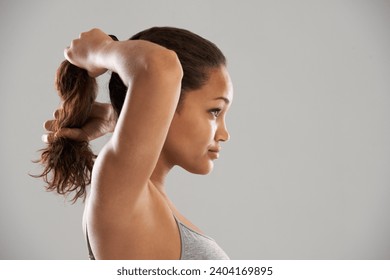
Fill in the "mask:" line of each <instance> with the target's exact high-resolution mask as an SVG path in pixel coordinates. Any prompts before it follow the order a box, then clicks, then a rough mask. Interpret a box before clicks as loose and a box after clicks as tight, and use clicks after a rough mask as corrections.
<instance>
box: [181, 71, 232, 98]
mask: <svg viewBox="0 0 390 280" xmlns="http://www.w3.org/2000/svg"><path fill="white" fill-rule="evenodd" d="M187 98H188V99H190V100H191V101H195V102H196V101H198V102H210V101H212V100H216V99H217V100H218V98H225V99H227V100H229V103H231V102H232V101H233V84H232V81H231V78H230V75H229V72H228V71H227V69H226V67H225V66H222V67H219V68H214V69H211V70H210V72H209V79H208V81H207V82H206V84H205V85H203V86H202V87H201V88H200V89H197V90H194V91H193V92H191V93H189V94H188V96H187V97H186V98H185V99H184V100H186V99H187ZM190 100H188V101H189V102H191V101H190Z"/></svg>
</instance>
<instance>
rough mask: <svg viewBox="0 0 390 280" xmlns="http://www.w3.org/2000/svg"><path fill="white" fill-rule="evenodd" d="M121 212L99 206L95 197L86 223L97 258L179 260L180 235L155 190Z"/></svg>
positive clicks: (167, 208) (124, 207)
mask: <svg viewBox="0 0 390 280" xmlns="http://www.w3.org/2000/svg"><path fill="white" fill-rule="evenodd" d="M146 189H147V190H148V191H147V192H146V193H145V194H144V195H143V196H142V197H140V198H139V199H138V201H136V202H133V203H135V205H133V207H132V210H131V211H129V210H128V209H129V207H127V205H120V204H119V205H116V208H122V209H123V210H122V211H121V212H118V211H110V209H108V208H107V207H103V209H105V210H102V207H99V204H97V202H96V201H94V197H93V195H92V196H90V197H89V200H88V201H87V207H86V215H85V216H86V219H85V220H86V224H87V225H88V235H89V240H90V243H91V247H92V251H93V252H94V255H95V257H96V258H97V259H179V258H180V248H181V247H180V234H179V231H178V228H177V224H176V221H175V219H174V217H173V215H172V212H171V210H170V209H169V207H168V206H167V204H166V203H165V201H164V199H163V198H162V197H161V195H159V193H158V191H157V190H156V189H155V188H154V187H150V186H149V187H147V188H146Z"/></svg>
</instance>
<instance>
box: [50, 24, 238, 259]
mask: <svg viewBox="0 0 390 280" xmlns="http://www.w3.org/2000/svg"><path fill="white" fill-rule="evenodd" d="M112 38H113V37H112V36H111V37H110V36H108V35H107V34H105V33H103V32H102V31H101V30H98V29H93V30H91V31H89V32H86V33H82V34H81V35H80V38H79V39H76V40H73V41H72V44H71V46H70V47H68V48H67V49H65V57H66V59H67V60H68V61H69V62H70V63H71V64H73V65H76V66H78V67H80V68H83V69H85V70H87V71H88V74H89V75H90V76H92V77H97V76H99V75H101V74H103V73H105V72H106V71H107V70H109V71H112V77H111V80H110V97H111V103H112V108H113V109H114V110H112V109H110V108H111V106H109V105H107V104H99V103H94V105H93V107H92V111H91V113H90V115H89V119H88V120H87V122H86V123H85V124H84V126H83V127H81V128H62V129H59V130H57V131H55V129H54V128H53V127H54V126H55V125H54V124H55V122H56V121H55V120H54V121H48V122H46V123H45V127H46V129H48V130H49V132H50V131H51V133H49V134H48V135H46V137H47V141H48V142H54V141H56V140H57V139H62V138H71V139H74V140H77V141H90V140H92V139H94V138H97V137H99V136H101V135H103V134H105V133H107V132H111V131H112V130H113V135H112V137H111V139H110V140H109V141H108V143H107V144H106V145H105V146H104V148H103V149H102V150H101V151H100V153H99V156H98V157H97V159H96V160H95V162H94V166H93V170H92V177H91V188H90V193H89V195H88V197H87V200H86V205H85V212H84V219H83V224H84V229H85V233H86V238H87V241H88V247H89V250H90V258H91V259H95V258H96V259H228V256H227V255H226V254H225V253H224V251H223V250H222V249H221V248H220V247H219V246H218V245H217V243H216V242H215V241H214V240H213V239H211V238H209V237H207V236H205V235H203V234H202V233H201V231H200V230H199V229H198V228H197V227H196V226H195V225H193V224H192V223H191V222H190V221H189V220H187V219H186V218H185V217H184V216H183V215H181V214H180V213H179V211H178V210H177V209H176V208H175V206H174V205H173V203H172V202H171V201H170V200H169V198H168V196H167V194H166V191H165V178H166V176H167V174H168V172H169V171H170V170H171V169H172V167H174V166H175V165H178V166H181V167H182V168H184V169H185V170H187V171H189V172H191V173H195V174H207V173H209V172H210V171H211V170H212V168H213V164H214V163H213V161H214V160H215V159H217V158H218V157H219V152H220V149H221V146H220V145H221V142H224V141H227V140H228V139H229V134H228V131H227V129H226V125H225V116H226V113H227V111H228V109H229V106H230V105H231V102H232V98H233V89H232V83H231V80H230V77H229V74H228V72H227V70H226V61H225V57H224V56H223V54H222V53H221V51H220V50H219V49H218V48H217V47H216V46H215V45H214V44H213V43H211V42H209V41H207V40H205V39H204V38H201V37H200V36H198V35H195V34H193V33H191V32H189V31H186V30H182V29H177V28H170V27H164V28H151V29H148V30H145V31H142V32H140V33H138V34H136V35H135V36H133V37H132V38H131V39H130V40H127V41H115V40H113V39H112ZM114 111H115V112H114ZM59 112H61V109H60V110H58V111H57V116H58V114H59ZM115 123H116V124H115ZM114 125H115V129H114ZM53 131H55V133H54V132H53ZM86 179H87V178H86ZM57 191H58V190H57ZM80 194H82V192H80ZM80 196H81V195H80ZM76 198H78V197H76Z"/></svg>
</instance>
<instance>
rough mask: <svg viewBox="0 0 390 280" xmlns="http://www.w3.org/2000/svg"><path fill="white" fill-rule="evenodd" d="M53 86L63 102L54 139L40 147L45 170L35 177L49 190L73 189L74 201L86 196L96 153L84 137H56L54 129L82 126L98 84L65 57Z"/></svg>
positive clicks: (60, 192) (66, 193)
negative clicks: (74, 138)
mask: <svg viewBox="0 0 390 280" xmlns="http://www.w3.org/2000/svg"><path fill="white" fill-rule="evenodd" d="M55 86H56V89H57V91H58V94H59V96H60V98H61V100H62V106H61V109H60V110H59V111H58V112H59V114H58V116H57V117H56V121H55V123H54V127H53V132H54V135H55V136H54V139H53V141H50V143H48V144H47V147H46V148H44V149H42V150H41V152H42V153H41V159H40V160H38V161H37V162H40V163H41V164H42V165H43V166H44V170H43V172H42V173H41V174H40V175H37V176H34V177H42V178H43V180H44V181H45V183H46V184H47V186H46V189H47V190H48V191H56V192H57V193H59V194H61V195H65V196H66V195H68V194H69V193H71V192H72V193H73V192H75V194H74V197H73V199H72V201H73V202H75V201H76V200H77V199H78V198H83V199H85V194H86V192H85V189H86V186H87V185H89V184H90V183H91V173H92V167H93V164H94V160H95V158H96V156H95V155H94V154H93V152H92V150H91V149H90V147H89V143H88V142H87V141H84V142H79V141H75V140H71V139H69V138H64V137H56V133H57V132H58V131H59V130H60V129H62V128H81V127H82V126H83V125H84V124H85V122H86V121H87V119H88V116H89V114H90V112H91V109H92V104H93V103H94V100H95V98H96V91H97V85H96V81H95V79H94V78H91V77H90V76H89V75H88V72H87V71H86V70H84V69H81V68H79V67H77V66H74V65H72V64H71V63H70V62H68V61H66V60H65V61H63V62H62V63H61V65H60V67H59V68H58V70H57V75H56V80H55Z"/></svg>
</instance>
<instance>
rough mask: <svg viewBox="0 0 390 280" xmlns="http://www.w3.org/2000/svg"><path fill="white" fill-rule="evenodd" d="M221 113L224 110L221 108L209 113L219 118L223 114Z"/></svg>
mask: <svg viewBox="0 0 390 280" xmlns="http://www.w3.org/2000/svg"><path fill="white" fill-rule="evenodd" d="M221 111H222V109H220V108H214V109H211V110H210V111H209V112H210V114H212V115H213V117H215V118H216V117H218V116H219V114H220V113H221Z"/></svg>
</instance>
